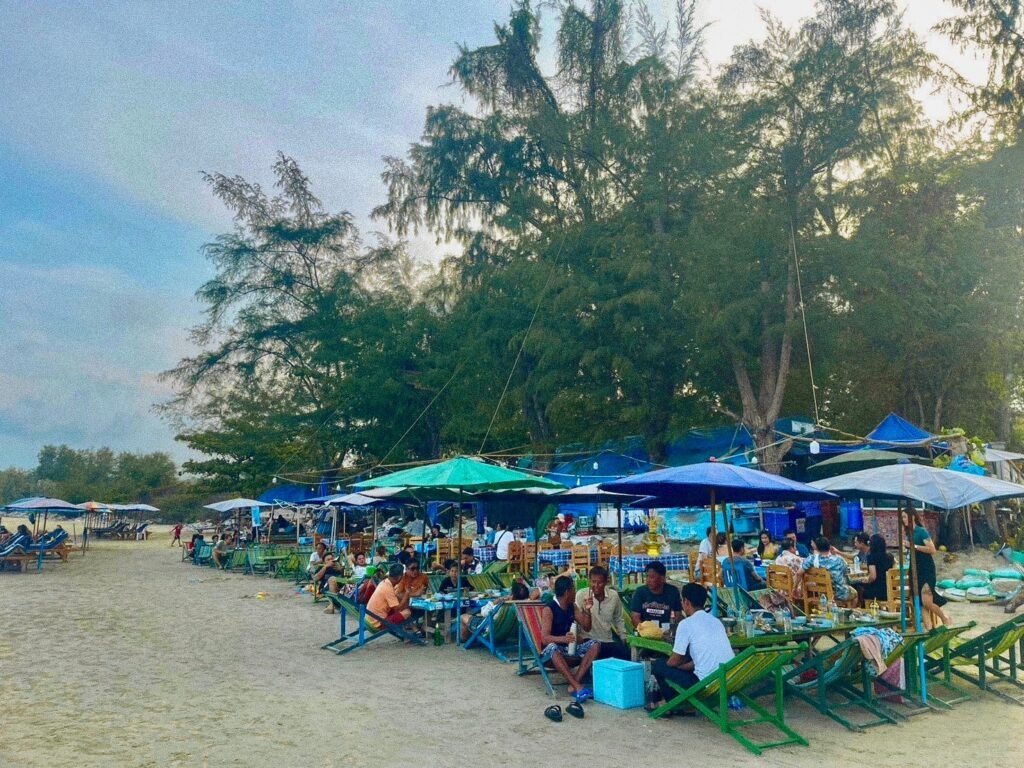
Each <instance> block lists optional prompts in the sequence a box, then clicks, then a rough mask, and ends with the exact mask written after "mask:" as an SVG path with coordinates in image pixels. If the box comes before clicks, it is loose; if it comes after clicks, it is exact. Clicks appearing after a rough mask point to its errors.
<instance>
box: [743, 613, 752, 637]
mask: <svg viewBox="0 0 1024 768" xmlns="http://www.w3.org/2000/svg"><path fill="white" fill-rule="evenodd" d="M743 634H744V635H745V636H746V637H753V636H754V614H753V613H752V612H751V611H747V612H746V614H744V616H743Z"/></svg>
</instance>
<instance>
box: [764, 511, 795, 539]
mask: <svg viewBox="0 0 1024 768" xmlns="http://www.w3.org/2000/svg"><path fill="white" fill-rule="evenodd" d="M764 527H765V528H766V529H767V530H768V532H769V533H771V535H772V541H779V540H781V539H782V537H783V536H784V535H785V534H786V529H787V528H789V512H788V511H787V510H785V509H780V510H774V509H766V510H764Z"/></svg>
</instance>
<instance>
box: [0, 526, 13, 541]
mask: <svg viewBox="0 0 1024 768" xmlns="http://www.w3.org/2000/svg"><path fill="white" fill-rule="evenodd" d="M11 535H12V534H11V532H10V531H8V530H7V528H6V527H5V526H3V525H0V544H3V543H4V542H5V541H7V540H8V539H9V538H11Z"/></svg>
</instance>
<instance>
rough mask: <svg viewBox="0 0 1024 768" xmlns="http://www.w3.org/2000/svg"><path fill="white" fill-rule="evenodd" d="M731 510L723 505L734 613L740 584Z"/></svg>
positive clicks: (738, 605) (737, 606) (738, 601)
mask: <svg viewBox="0 0 1024 768" xmlns="http://www.w3.org/2000/svg"><path fill="white" fill-rule="evenodd" d="M731 512H732V510H731V509H730V505H729V504H726V505H725V512H724V518H725V519H724V522H725V547H726V552H728V554H729V570H731V571H732V599H733V605H734V606H735V607H736V613H737V614H738V613H739V610H740V584H739V579H737V578H736V576H737V575H738V574H737V573H736V556H735V555H734V554H733V551H732V533H733V531H732V515H731Z"/></svg>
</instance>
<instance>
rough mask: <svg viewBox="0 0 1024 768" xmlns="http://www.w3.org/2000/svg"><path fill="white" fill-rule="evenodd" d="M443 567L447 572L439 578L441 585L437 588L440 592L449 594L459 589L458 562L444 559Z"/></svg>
mask: <svg viewBox="0 0 1024 768" xmlns="http://www.w3.org/2000/svg"><path fill="white" fill-rule="evenodd" d="M444 569H445V572H446V573H447V574H448V575H447V576H445V577H444V578H443V579H441V586H440V587H439V588H438V589H439V591H440V592H441V593H442V594H445V595H447V594H449V593H451V592H455V591H456V590H457V589H459V563H458V561H457V560H452V559H451V558H448V559H447V560H445V561H444Z"/></svg>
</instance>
